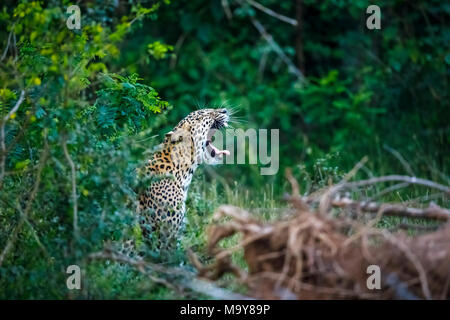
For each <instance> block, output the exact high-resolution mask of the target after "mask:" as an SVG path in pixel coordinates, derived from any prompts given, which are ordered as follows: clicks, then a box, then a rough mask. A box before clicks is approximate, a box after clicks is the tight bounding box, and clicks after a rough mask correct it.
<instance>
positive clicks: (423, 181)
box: [341, 175, 450, 195]
mask: <svg viewBox="0 0 450 320" xmlns="http://www.w3.org/2000/svg"><path fill="white" fill-rule="evenodd" d="M391 181H401V182H407V183H410V184H417V185H422V186H425V187H429V188H433V189H437V190H440V191H442V192H444V193H446V194H448V195H450V188H449V187H446V186H444V185H442V184H439V183H436V182H433V181H430V180H426V179H421V178H416V177H409V176H400V175H390V176H383V177H376V178H371V179H367V180H361V181H356V182H349V183H345V184H343V185H342V186H341V187H342V188H358V187H363V186H367V185H372V184H376V183H380V182H391Z"/></svg>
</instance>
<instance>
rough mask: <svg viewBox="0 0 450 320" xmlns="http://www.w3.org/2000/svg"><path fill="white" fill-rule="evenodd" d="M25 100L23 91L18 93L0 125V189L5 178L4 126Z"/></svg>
mask: <svg viewBox="0 0 450 320" xmlns="http://www.w3.org/2000/svg"><path fill="white" fill-rule="evenodd" d="M24 99H25V91H24V90H22V91H21V92H20V97H19V99H18V100H17V101H16V104H15V105H14V107H13V108H12V109H11V110H10V111H9V112H8V114H7V115H6V116H5V117H4V118H3V119H2V122H1V125H0V147H1V150H0V152H1V158H0V189H1V187H2V181H3V178H4V176H5V163H6V142H5V125H6V122H7V121H8V120H9V119H10V118H11V116H12V115H13V114H14V113H15V112H17V110H18V109H19V107H20V105H21V104H22V103H23V101H24Z"/></svg>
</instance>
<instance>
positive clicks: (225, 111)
mask: <svg viewBox="0 0 450 320" xmlns="http://www.w3.org/2000/svg"><path fill="white" fill-rule="evenodd" d="M220 113H228V110H227V109H225V108H223V109H221V110H220Z"/></svg>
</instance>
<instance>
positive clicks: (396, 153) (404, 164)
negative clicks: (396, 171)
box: [383, 144, 415, 176]
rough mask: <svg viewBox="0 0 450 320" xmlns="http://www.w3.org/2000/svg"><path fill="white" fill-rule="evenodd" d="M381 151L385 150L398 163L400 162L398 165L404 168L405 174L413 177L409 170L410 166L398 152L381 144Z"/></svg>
mask: <svg viewBox="0 0 450 320" xmlns="http://www.w3.org/2000/svg"><path fill="white" fill-rule="evenodd" d="M383 149H385V150H386V151H388V152H390V153H391V154H392V155H393V156H394V157H395V158H397V160H398V161H400V163H401V164H402V166H403V168H405V170H406V172H407V173H408V174H409V175H411V176H415V174H414V172H413V171H412V169H411V166H410V165H409V163H408V162H407V161H406V160H405V158H403V156H402V155H401V154H400V152H398V151H397V150H395V149H392V148H391V147H389V146H388V145H387V144H383Z"/></svg>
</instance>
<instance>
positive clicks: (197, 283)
mask: <svg viewBox="0 0 450 320" xmlns="http://www.w3.org/2000/svg"><path fill="white" fill-rule="evenodd" d="M88 258H89V259H92V260H113V261H117V262H122V263H126V264H128V265H131V266H133V267H135V268H136V269H138V270H139V272H141V273H142V274H144V275H146V276H148V277H149V278H150V279H151V280H152V281H155V282H157V283H160V284H162V285H164V286H166V287H168V288H171V289H173V290H175V291H180V290H181V291H182V290H183V287H184V288H188V289H190V290H192V291H195V292H198V293H201V294H205V295H207V296H210V297H212V298H215V299H221V300H243V299H251V298H249V297H246V296H243V295H240V294H235V293H232V292H229V291H227V290H225V289H222V288H220V287H217V286H216V285H214V284H213V283H212V282H209V281H205V280H200V279H196V278H195V273H193V272H190V271H187V270H184V269H180V268H169V267H167V266H164V265H159V264H156V263H152V262H149V261H145V260H143V259H133V258H130V257H128V256H125V255H123V254H120V253H118V252H114V251H112V250H109V249H105V250H104V251H100V252H95V253H91V254H90V255H89V256H88ZM151 272H156V273H159V274H161V275H164V276H166V277H170V278H171V282H169V281H167V280H166V279H163V278H160V277H155V276H153V275H151ZM174 276H178V277H179V278H178V280H177V279H173V277H174ZM174 280H175V281H174Z"/></svg>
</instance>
